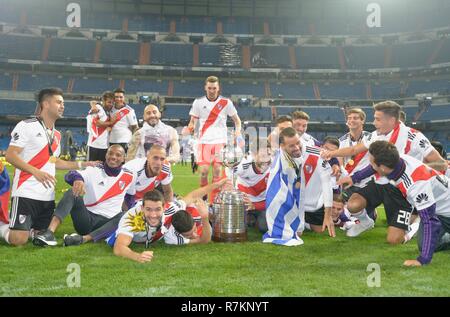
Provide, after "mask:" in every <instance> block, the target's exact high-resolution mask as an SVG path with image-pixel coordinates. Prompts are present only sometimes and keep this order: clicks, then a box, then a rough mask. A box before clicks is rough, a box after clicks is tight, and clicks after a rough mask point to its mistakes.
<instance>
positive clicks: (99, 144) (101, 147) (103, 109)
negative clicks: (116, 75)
mask: <svg viewBox="0 0 450 317" xmlns="http://www.w3.org/2000/svg"><path fill="white" fill-rule="evenodd" d="M113 104H114V93H112V92H111V91H105V92H104V93H103V95H102V103H101V104H99V103H97V102H96V101H91V110H90V111H89V113H88V115H87V116H86V128H87V132H88V142H87V147H88V153H87V154H88V160H91V161H101V162H103V161H104V160H105V155H106V151H107V150H108V136H109V130H108V128H109V127H111V126H112V122H111V121H110V120H109V112H110V111H111V109H112V107H113Z"/></svg>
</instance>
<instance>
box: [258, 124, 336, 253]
mask: <svg viewBox="0 0 450 317" xmlns="http://www.w3.org/2000/svg"><path fill="white" fill-rule="evenodd" d="M307 148H309V149H310V150H308V152H307ZM319 151H320V150H319V149H318V148H311V147H306V146H305V148H303V146H302V143H301V139H300V136H299V135H298V134H297V132H296V131H295V130H294V128H286V129H284V130H283V131H281V132H280V151H278V152H277V154H276V157H275V159H274V163H273V164H272V166H271V168H270V174H269V180H268V186H267V193H266V220H267V227H268V231H267V233H266V234H264V236H263V242H264V243H273V244H279V245H285V246H298V245H301V244H303V240H302V239H301V238H300V237H299V233H301V232H302V231H303V229H304V222H305V215H304V211H305V199H307V198H306V197H304V195H305V194H304V192H305V186H306V185H307V183H308V180H307V178H309V179H310V178H311V176H312V174H313V173H314V171H315V169H316V168H319V169H325V168H326V165H327V164H328V163H327V162H325V161H323V160H322V159H321V158H320V155H319ZM305 163H306V164H305ZM329 189H330V191H331V185H330V187H329ZM316 190H317V188H316ZM331 197H332V196H331ZM331 199H332V198H331ZM325 206H326V207H327V208H326V209H325V211H324V217H323V223H322V228H321V229H322V231H324V230H325V228H327V229H328V234H329V235H330V236H332V237H334V236H335V233H334V224H333V220H332V218H331V208H330V207H331V204H330V205H329V206H327V205H325Z"/></svg>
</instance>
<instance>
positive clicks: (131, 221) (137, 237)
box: [107, 201, 186, 246]
mask: <svg viewBox="0 0 450 317" xmlns="http://www.w3.org/2000/svg"><path fill="white" fill-rule="evenodd" d="M185 206H186V204H184V202H183V201H176V202H170V203H166V204H164V213H163V216H162V219H161V223H160V225H158V226H156V227H151V226H149V225H147V224H146V221H145V217H144V211H143V210H142V201H139V202H138V203H137V204H136V206H134V207H133V208H131V209H130V210H128V211H127V212H126V213H125V214H124V215H123V216H122V218H121V219H120V222H119V226H118V228H117V230H116V232H115V233H114V234H113V235H112V236H111V237H110V238H108V239H107V241H108V244H109V245H111V246H113V245H114V242H115V240H116V238H117V236H118V235H119V234H124V235H127V236H129V237H131V238H132V239H133V242H135V243H145V242H148V243H153V242H156V241H158V240H160V239H161V238H162V237H163V236H164V234H165V233H166V232H167V231H168V230H169V228H170V227H171V225H172V217H171V216H172V215H173V214H174V213H176V212H177V211H178V210H180V209H184V208H185Z"/></svg>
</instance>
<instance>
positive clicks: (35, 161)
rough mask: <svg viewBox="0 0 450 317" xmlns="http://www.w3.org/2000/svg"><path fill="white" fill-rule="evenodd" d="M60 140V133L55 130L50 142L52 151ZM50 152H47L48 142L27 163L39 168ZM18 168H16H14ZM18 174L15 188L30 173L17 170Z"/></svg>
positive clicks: (54, 150) (46, 160)
mask: <svg viewBox="0 0 450 317" xmlns="http://www.w3.org/2000/svg"><path fill="white" fill-rule="evenodd" d="M60 142H61V133H59V131H56V130H55V138H54V139H53V143H52V152H53V153H55V152H56V149H57V148H58V146H59V144H60ZM49 158H50V153H49V152H48V144H45V146H44V147H43V148H42V150H41V151H40V152H39V153H38V154H36V155H35V156H34V157H33V158H32V159H31V160H29V161H28V162H27V163H28V164H30V165H32V166H34V167H36V168H37V169H41V168H42V167H43V166H44V165H45V164H46V163H47V162H48V160H49ZM16 170H18V169H16ZM19 173H20V176H19V182H18V183H17V188H19V187H20V185H22V184H23V183H24V182H25V181H26V180H27V179H29V178H30V177H31V176H33V175H31V174H30V173H27V172H24V171H21V170H19Z"/></svg>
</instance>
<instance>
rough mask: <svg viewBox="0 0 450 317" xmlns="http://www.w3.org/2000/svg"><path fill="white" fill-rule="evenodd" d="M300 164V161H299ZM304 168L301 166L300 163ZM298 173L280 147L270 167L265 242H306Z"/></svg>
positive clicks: (288, 243)
mask: <svg viewBox="0 0 450 317" xmlns="http://www.w3.org/2000/svg"><path fill="white" fill-rule="evenodd" d="M296 163H297V164H298V163H299V162H296ZM299 168H300V169H301V166H299ZM295 182H296V173H295V169H294V167H293V166H292V162H291V161H290V160H289V159H288V158H287V157H286V154H285V153H284V152H283V151H282V150H279V151H278V153H277V154H276V156H275V159H274V161H273V163H272V166H271V168H270V175H269V180H268V183H267V192H266V219H267V227H268V231H267V233H266V234H264V236H263V242H264V243H273V244H279V245H285V246H296V245H301V244H303V240H302V239H300V237H298V236H297V232H298V231H303V228H304V218H305V216H304V208H303V206H302V205H303V204H301V203H300V188H295Z"/></svg>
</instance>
